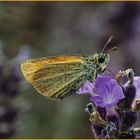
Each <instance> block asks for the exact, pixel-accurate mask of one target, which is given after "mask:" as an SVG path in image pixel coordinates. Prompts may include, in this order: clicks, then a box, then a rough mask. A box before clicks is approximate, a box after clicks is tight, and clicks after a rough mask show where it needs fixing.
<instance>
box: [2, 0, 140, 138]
mask: <svg viewBox="0 0 140 140" xmlns="http://www.w3.org/2000/svg"><path fill="white" fill-rule="evenodd" d="M111 35H113V36H114V39H113V40H112V42H111V43H110V44H109V45H108V48H107V49H110V48H111V47H113V46H116V47H118V50H117V51H115V52H112V54H111V60H110V64H109V66H108V67H109V68H110V69H111V70H112V71H113V72H118V71H119V70H125V69H127V68H130V67H131V68H133V69H134V72H135V73H136V75H140V68H139V65H140V61H139V60H140V3H139V2H40V3H39V2H4V3H2V2H1V3H0V138H11V137H14V138H15V137H17V138H93V134H92V132H91V130H90V123H89V120H88V114H86V113H85V112H84V108H85V106H86V104H87V103H88V102H89V97H88V96H78V95H72V96H70V97H67V98H66V99H64V100H62V101H61V102H60V101H52V100H49V99H48V98H45V97H43V96H41V95H40V94H38V93H37V91H36V90H35V89H34V88H33V87H32V86H30V85H29V84H28V83H27V81H26V80H25V79H24V77H23V75H22V73H21V71H20V63H21V62H22V61H23V60H24V59H27V58H36V57H43V56H56V55H64V54H65V55H66V54H94V53H97V52H100V51H101V49H102V47H103V45H104V44H105V43H106V41H107V39H108V38H109V37H110V36H111Z"/></svg>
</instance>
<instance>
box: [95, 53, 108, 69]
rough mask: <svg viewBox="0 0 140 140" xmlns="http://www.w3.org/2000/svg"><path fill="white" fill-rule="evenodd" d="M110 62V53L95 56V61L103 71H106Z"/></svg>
mask: <svg viewBox="0 0 140 140" xmlns="http://www.w3.org/2000/svg"><path fill="white" fill-rule="evenodd" d="M109 60H110V55H109V54H108V53H98V54H96V55H94V61H95V63H96V64H97V66H98V67H100V69H101V70H102V71H104V69H106V66H107V64H108V62H109Z"/></svg>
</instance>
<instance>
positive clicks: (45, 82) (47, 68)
mask: <svg viewBox="0 0 140 140" xmlns="http://www.w3.org/2000/svg"><path fill="white" fill-rule="evenodd" d="M111 39H112V37H111V38H109V40H108V41H107V43H106V44H105V46H104V47H103V50H102V51H101V52H100V53H97V54H94V55H89V56H85V55H70V56H67V55H66V56H56V57H43V58H36V59H28V60H25V62H23V63H22V64H21V70H22V72H23V75H24V77H25V78H26V80H27V81H28V82H29V83H30V84H31V85H33V86H34V87H35V89H37V91H38V92H39V93H40V94H42V95H44V96H47V97H50V98H53V99H63V98H64V97H66V96H68V95H71V94H73V93H75V92H76V91H77V90H78V89H79V88H80V87H81V86H82V85H83V83H84V82H85V81H86V80H89V81H92V82H93V81H94V80H95V79H96V77H97V76H98V75H99V74H102V73H103V72H104V71H105V70H106V67H107V64H108V62H109V60H110V55H109V54H108V53H105V52H104V50H105V47H106V45H107V44H108V43H109V42H110V41H111ZM113 50H115V47H114V49H113Z"/></svg>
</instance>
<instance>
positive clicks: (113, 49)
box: [107, 47, 117, 53]
mask: <svg viewBox="0 0 140 140" xmlns="http://www.w3.org/2000/svg"><path fill="white" fill-rule="evenodd" d="M116 50H117V47H113V48H111V49H110V50H108V51H107V53H110V52H112V51H116Z"/></svg>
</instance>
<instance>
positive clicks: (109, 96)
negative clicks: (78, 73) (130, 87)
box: [91, 75, 125, 107]
mask: <svg viewBox="0 0 140 140" xmlns="http://www.w3.org/2000/svg"><path fill="white" fill-rule="evenodd" d="M95 88H96V95H94V96H92V97H91V100H92V101H93V102H95V104H96V105H97V106H100V107H113V106H115V105H116V104H117V103H118V101H119V100H121V99H123V98H124V97H125V96H124V94H123V91H122V89H121V87H120V86H119V84H118V83H117V82H116V80H115V79H113V78H112V77H110V76H103V75H102V76H100V77H98V78H97V79H96V82H95Z"/></svg>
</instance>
